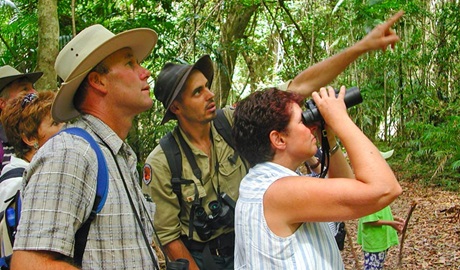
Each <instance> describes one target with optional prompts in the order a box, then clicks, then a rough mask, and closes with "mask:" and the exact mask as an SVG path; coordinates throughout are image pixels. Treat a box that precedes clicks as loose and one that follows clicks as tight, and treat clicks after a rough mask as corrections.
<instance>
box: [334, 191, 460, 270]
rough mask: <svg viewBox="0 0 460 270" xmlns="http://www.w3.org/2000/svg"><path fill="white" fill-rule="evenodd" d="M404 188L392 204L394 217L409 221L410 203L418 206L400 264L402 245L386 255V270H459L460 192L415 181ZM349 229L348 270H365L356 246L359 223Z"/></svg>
mask: <svg viewBox="0 0 460 270" xmlns="http://www.w3.org/2000/svg"><path fill="white" fill-rule="evenodd" d="M401 186H402V187H403V194H402V195H401V196H400V197H399V198H398V199H397V200H396V201H395V202H393V204H392V205H391V208H392V210H393V214H394V215H395V216H399V217H401V218H406V217H407V215H408V212H409V209H410V207H411V204H412V203H416V207H415V209H414V211H413V213H412V216H411V218H410V220H409V223H408V228H407V230H406V236H405V240H404V244H403V249H402V253H401V254H402V256H401V265H398V262H399V254H400V246H395V247H392V248H391V249H390V251H389V253H388V255H387V259H386V261H385V265H386V268H385V269H387V270H388V269H457V270H459V269H460V195H459V193H456V192H447V191H442V190H440V189H438V188H430V187H424V186H421V185H420V184H417V183H413V182H412V183H408V182H401ZM346 228H347V231H348V233H349V236H348V238H347V239H346V242H345V249H344V250H343V251H342V256H343V260H344V263H345V269H362V265H363V260H362V259H363V254H362V251H361V248H360V246H359V245H358V244H356V228H357V220H352V221H347V222H346ZM350 238H351V239H352V241H353V243H352V245H353V249H354V251H355V252H354V253H355V254H356V257H355V256H354V253H353V250H352V245H351V243H350V241H349V239H350ZM400 239H401V236H400ZM400 243H401V241H400ZM357 261H358V262H357ZM357 264H358V266H357Z"/></svg>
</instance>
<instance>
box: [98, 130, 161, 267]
mask: <svg viewBox="0 0 460 270" xmlns="http://www.w3.org/2000/svg"><path fill="white" fill-rule="evenodd" d="M96 135H97V136H98V137H99V135H98V134H96ZM99 138H100V137H99ZM100 139H101V141H102V143H104V144H105V146H106V147H107V149H109V152H110V154H111V155H112V158H113V160H114V161H115V164H116V165H117V170H118V174H119V175H120V177H121V180H122V182H123V186H124V188H125V190H126V195H127V196H128V200H129V203H130V205H131V208H132V209H133V212H134V217H135V218H136V221H137V224H138V225H139V228H140V230H141V233H142V237H143V238H144V241H145V244H146V245H147V250H148V252H149V254H150V257H151V258H152V261H153V264H154V265H155V269H157V270H159V269H160V268H159V264H158V260H157V257H156V256H155V254H154V253H153V247H152V245H151V243H150V241H149V239H148V237H147V233H146V232H145V229H144V225H143V224H142V221H141V218H140V215H139V213H138V212H137V210H136V207H135V206H134V201H133V198H132V197H131V194H130V192H129V190H128V186H127V184H126V179H125V177H124V176H123V173H122V171H121V168H120V165H119V164H118V160H117V157H116V156H115V154H114V153H113V152H112V149H110V147H109V146H108V145H107V143H106V142H105V141H104V140H102V138H100ZM140 203H141V204H142V208H143V209H144V211H145V214H146V216H147V217H148V218H149V220H150V221H151V218H150V213H149V212H148V211H147V208H146V207H145V205H144V203H143V201H142V200H141V202H140ZM151 225H152V228H153V231H154V232H155V234H156V231H155V227H154V226H153V223H152V224H151ZM165 255H166V254H165ZM165 257H166V256H165Z"/></svg>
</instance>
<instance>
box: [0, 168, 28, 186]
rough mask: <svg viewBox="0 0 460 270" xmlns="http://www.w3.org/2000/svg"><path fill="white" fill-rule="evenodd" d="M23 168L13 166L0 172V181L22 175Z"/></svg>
mask: <svg viewBox="0 0 460 270" xmlns="http://www.w3.org/2000/svg"><path fill="white" fill-rule="evenodd" d="M24 170H25V169H24V168H14V169H11V170H9V171H7V172H5V173H4V174H2V176H0V183H1V182H3V181H5V180H6V179H10V178H16V177H22V175H23V174H24Z"/></svg>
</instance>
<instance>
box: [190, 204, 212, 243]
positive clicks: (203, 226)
mask: <svg viewBox="0 0 460 270" xmlns="http://www.w3.org/2000/svg"><path fill="white" fill-rule="evenodd" d="M208 222H209V217H208V214H207V213H206V210H204V208H203V206H198V207H197V208H196V209H195V218H194V219H193V226H194V227H195V231H196V233H197V234H198V236H199V237H200V239H201V240H203V241H207V240H209V238H211V236H212V234H213V233H214V231H213V229H212V228H211V226H210V225H209V224H208Z"/></svg>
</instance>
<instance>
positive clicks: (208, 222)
mask: <svg viewBox="0 0 460 270" xmlns="http://www.w3.org/2000/svg"><path fill="white" fill-rule="evenodd" d="M208 207H209V210H211V214H209V215H208V214H207V213H206V210H204V208H203V206H197V208H196V209H195V218H194V220H193V226H194V227H195V230H196V232H197V234H198V236H199V237H200V239H201V240H203V241H206V240H208V239H209V238H211V236H212V235H213V234H214V231H215V230H217V229H219V228H221V227H224V226H226V227H233V226H234V219H233V217H234V215H233V210H232V209H230V207H229V206H228V205H226V204H223V203H221V202H220V201H216V200H215V201H211V202H210V203H209V204H208Z"/></svg>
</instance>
